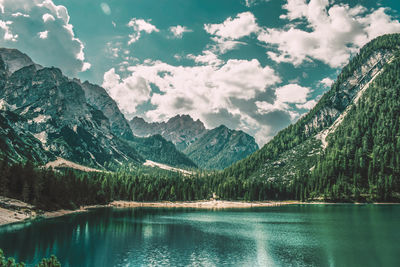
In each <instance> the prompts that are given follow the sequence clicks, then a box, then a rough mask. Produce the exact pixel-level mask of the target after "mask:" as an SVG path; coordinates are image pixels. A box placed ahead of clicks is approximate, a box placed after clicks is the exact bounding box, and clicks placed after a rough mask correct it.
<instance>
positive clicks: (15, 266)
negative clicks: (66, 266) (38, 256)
mask: <svg viewBox="0 0 400 267" xmlns="http://www.w3.org/2000/svg"><path fill="white" fill-rule="evenodd" d="M24 266H25V264H24V263H23V262H21V263H17V262H15V259H13V258H8V259H7V258H6V256H5V255H4V253H3V251H2V250H1V249H0V267H24ZM35 267H61V264H60V262H59V261H58V260H57V258H56V257H55V256H54V255H52V256H51V257H50V258H49V259H42V260H41V262H40V263H39V264H37V265H35Z"/></svg>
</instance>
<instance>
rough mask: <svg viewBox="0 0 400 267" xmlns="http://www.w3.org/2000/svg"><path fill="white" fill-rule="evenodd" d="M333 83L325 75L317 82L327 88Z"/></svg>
mask: <svg viewBox="0 0 400 267" xmlns="http://www.w3.org/2000/svg"><path fill="white" fill-rule="evenodd" d="M333 83H334V80H332V79H331V78H329V77H326V78H324V79H322V80H321V81H320V82H319V83H318V84H320V85H322V86H323V87H327V88H329V87H331V86H332V84H333Z"/></svg>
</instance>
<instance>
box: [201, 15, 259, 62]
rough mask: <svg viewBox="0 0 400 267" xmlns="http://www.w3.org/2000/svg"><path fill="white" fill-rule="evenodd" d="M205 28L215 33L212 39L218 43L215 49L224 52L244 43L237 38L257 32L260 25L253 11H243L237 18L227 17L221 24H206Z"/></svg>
mask: <svg viewBox="0 0 400 267" xmlns="http://www.w3.org/2000/svg"><path fill="white" fill-rule="evenodd" d="M204 30H205V31H206V32H207V33H209V34H211V35H213V37H212V40H213V41H214V42H215V43H216V45H215V47H214V50H215V51H218V52H219V53H222V54H223V53H225V52H226V51H229V50H232V49H235V48H236V47H237V46H238V45H240V44H243V42H239V41H237V40H239V39H241V38H243V37H245V36H249V35H251V34H253V33H257V32H258V31H259V30H260V27H259V26H258V24H257V22H256V18H255V16H254V15H253V14H252V13H251V12H243V13H240V14H238V15H237V16H236V17H235V18H232V17H229V18H227V19H226V20H225V21H224V22H223V23H221V24H205V25H204Z"/></svg>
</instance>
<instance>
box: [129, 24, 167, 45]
mask: <svg viewBox="0 0 400 267" xmlns="http://www.w3.org/2000/svg"><path fill="white" fill-rule="evenodd" d="M150 22H151V21H150V20H147V21H146V20H144V19H137V18H133V19H131V20H130V21H129V23H128V27H131V28H132V29H133V31H134V32H133V33H132V34H130V35H129V41H128V45H131V44H133V43H134V42H136V41H137V40H139V39H140V37H141V35H142V33H143V32H145V33H152V32H159V31H160V30H159V29H157V27H156V26H154V25H153V24H151V23H150Z"/></svg>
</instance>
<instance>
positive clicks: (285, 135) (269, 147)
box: [225, 34, 400, 177]
mask: <svg viewBox="0 0 400 267" xmlns="http://www.w3.org/2000/svg"><path fill="white" fill-rule="evenodd" d="M399 45H400V34H391V35H384V36H381V37H378V38H376V39H374V40H373V41H371V42H370V43H368V44H367V45H366V46H364V47H363V48H362V49H361V50H360V53H359V54H358V55H356V56H355V57H354V58H353V59H352V60H351V61H350V63H349V64H348V65H347V66H346V67H344V69H343V70H342V72H341V73H340V75H339V76H338V78H337V80H336V82H335V83H334V84H333V85H332V88H331V90H329V91H328V92H327V93H326V94H325V95H324V96H323V97H322V98H321V100H320V101H319V102H318V104H317V105H316V106H315V107H314V108H313V109H312V110H311V111H310V112H309V113H308V114H307V115H305V116H304V117H302V118H301V119H300V120H299V121H298V122H297V123H295V124H292V125H290V126H289V127H287V128H286V129H284V130H282V131H280V132H279V133H278V134H277V135H276V136H275V137H274V138H273V139H272V140H271V141H270V142H268V143H267V144H266V145H264V147H263V148H261V149H260V150H258V151H257V152H255V153H253V154H252V155H250V156H249V157H247V158H245V159H243V160H241V161H239V162H237V163H235V164H233V165H232V166H231V167H229V168H227V169H226V170H225V173H226V174H225V175H226V176H227V177H229V176H234V175H237V174H238V173H240V174H242V175H244V176H246V177H250V176H254V175H255V174H256V173H257V172H258V171H259V170H260V167H261V166H263V165H264V164H265V162H267V161H269V160H277V159H278V158H279V157H280V156H281V154H282V153H284V152H286V151H289V150H291V149H293V148H294V147H296V146H298V145H300V144H302V143H303V142H304V141H306V140H307V139H309V138H311V137H313V136H314V135H315V134H316V133H318V132H319V131H320V130H322V129H323V128H324V127H326V126H328V125H330V124H331V123H332V122H333V121H332V120H331V118H328V119H327V120H326V121H325V122H323V123H322V124H321V125H320V127H318V128H312V129H311V130H308V131H307V130H306V125H308V124H309V123H311V122H312V120H313V118H314V117H315V116H316V115H318V114H321V112H322V111H323V110H324V108H326V107H332V108H337V109H338V110H343V109H344V107H342V106H341V105H337V103H336V101H335V99H337V98H338V97H337V94H338V91H339V90H340V88H341V86H342V85H343V82H344V81H345V80H346V79H347V78H349V77H350V76H351V75H352V74H353V73H354V71H355V70H356V69H357V68H358V67H360V66H361V65H362V64H363V63H364V62H365V61H366V60H367V59H368V58H369V57H370V56H371V55H373V53H375V52H378V51H380V52H383V51H395V50H397V49H399Z"/></svg>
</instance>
